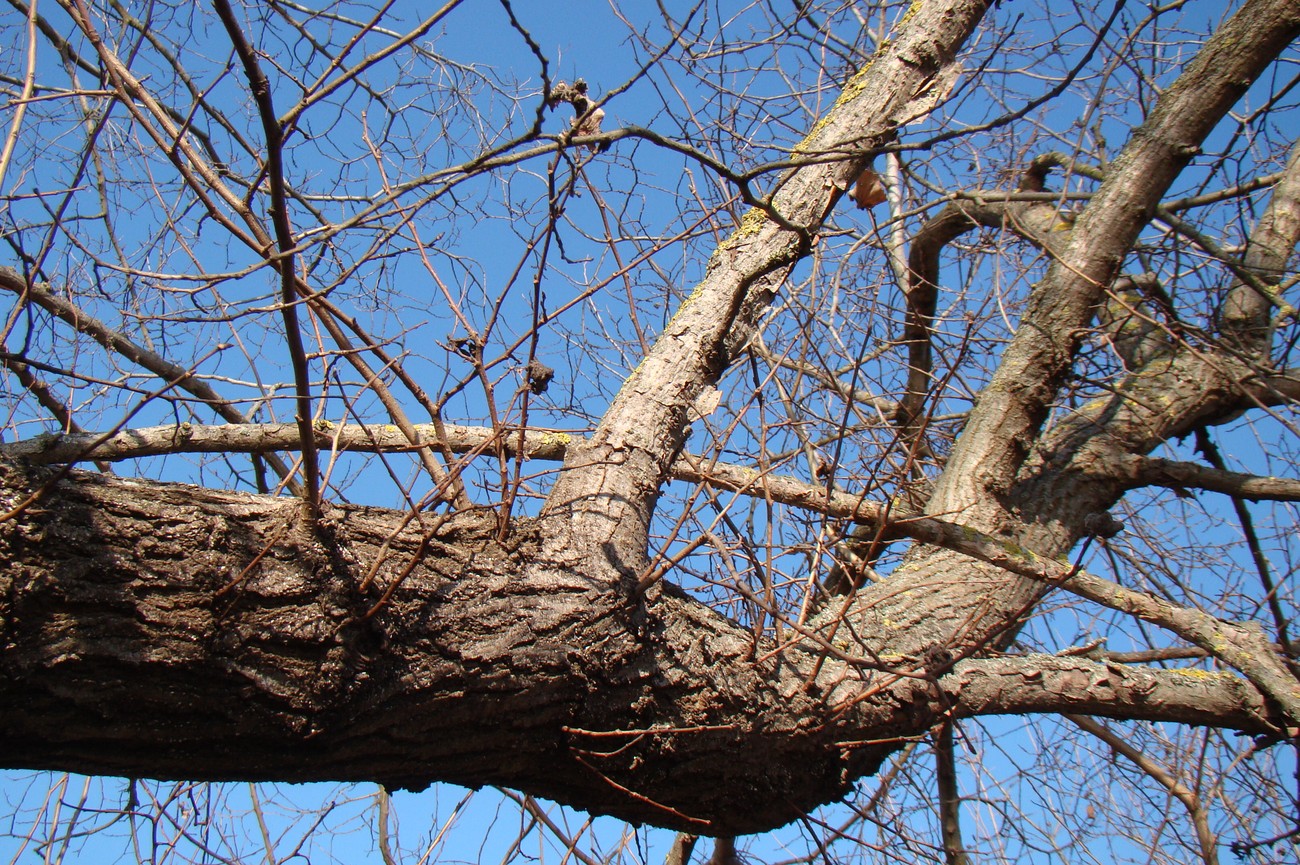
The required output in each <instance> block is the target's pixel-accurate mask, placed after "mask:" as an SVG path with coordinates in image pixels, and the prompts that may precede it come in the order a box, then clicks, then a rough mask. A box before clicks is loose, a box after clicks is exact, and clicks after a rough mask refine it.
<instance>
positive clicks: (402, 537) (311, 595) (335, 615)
mask: <svg viewBox="0 0 1300 865" xmlns="http://www.w3.org/2000/svg"><path fill="white" fill-rule="evenodd" d="M0 480H3V482H4V488H5V489H6V490H8V491H9V493H8V494H7V496H6V499H5V504H6V505H8V506H12V505H13V504H14V503H15V502H16V501H18V500H19V499H22V498H25V497H26V494H27V493H28V492H34V491H37V490H42V489H43V490H44V491H45V492H44V494H43V497H42V498H41V499H40V500H39V501H38V502H37V503H36V504H34V505H31V506H29V507H27V508H25V509H23V510H22V511H21V513H19V514H18V515H17V516H15V517H14V518H13V519H11V520H8V521H6V522H5V523H4V524H3V532H2V533H0V546H2V548H3V549H2V553H3V555H4V556H5V558H6V560H8V561H10V562H11V563H12V564H11V565H10V567H8V568H7V569H6V570H5V572H4V574H3V586H2V588H3V591H2V593H0V597H2V598H3V602H2V606H0V628H3V631H2V633H3V641H4V642H3V649H4V651H3V653H0V699H3V705H5V706H8V707H10V710H9V711H7V712H4V713H3V714H0V742H2V743H3V745H0V763H3V764H4V765H7V766H19V767H30V768H49V769H73V768H75V769H77V770H78V771H83V772H98V773H106V774H122V775H128V776H141V775H144V776H152V777H184V778H191V779H213V780H230V779H280V780H288V781H309V780H324V779H336V780H337V779H343V780H372V781H379V782H381V783H383V784H385V785H387V786H389V787H393V788H403V787H404V788H415V789H419V788H422V787H424V786H426V785H428V784H429V783H431V782H433V781H453V782H457V783H461V784H465V785H469V786H480V785H484V784H502V785H508V786H510V787H515V788H520V789H524V790H527V791H529V792H532V793H536V794H539V795H543V796H548V797H551V798H554V799H557V800H559V801H563V802H566V803H569V804H572V805H574V806H576V807H580V808H585V809H588V810H590V811H593V812H595V813H609V814H616V815H618V816H620V817H623V818H626V819H628V820H633V821H637V822H649V823H654V824H658V825H665V826H675V827H677V828H681V829H683V830H686V831H694V832H700V833H705V834H728V833H734V834H742V833H749V832H756V831H761V830H763V829H768V828H772V827H774V826H778V825H781V824H783V823H786V822H789V821H790V820H792V819H794V818H795V817H797V816H799V815H800V814H802V813H806V811H807V810H808V809H810V808H812V807H814V806H816V805H818V804H821V803H824V802H827V801H832V800H834V799H835V798H837V797H839V796H841V795H843V793H844V792H845V791H846V789H847V788H848V786H849V785H850V784H851V783H852V782H853V781H854V780H855V779H857V778H859V777H861V776H862V775H863V774H866V773H869V772H872V771H874V769H875V768H876V767H877V766H878V765H879V762H880V761H881V760H882V759H883V758H884V757H885V756H887V755H888V754H889V753H891V752H892V750H893V749H894V748H895V747H896V746H897V737H899V736H908V735H919V734H922V733H924V732H925V731H926V730H927V729H928V728H929V726H930V725H932V724H933V722H934V720H935V718H937V717H938V716H940V715H941V714H942V713H944V712H946V711H951V710H952V709H953V707H957V709H958V712H959V714H967V713H972V714H974V713H987V712H996V711H1003V710H1004V709H1003V707H1014V708H1015V710H1016V711H1052V710H1061V709H1069V710H1071V711H1095V712H1097V713H1100V714H1114V715H1118V716H1124V717H1152V718H1166V719H1170V720H1183V721H1188V722H1193V723H1212V724H1226V725H1230V726H1235V727H1239V728H1241V729H1247V730H1255V731H1261V732H1262V731H1265V730H1268V729H1271V728H1272V727H1273V725H1274V724H1275V721H1274V720H1272V718H1271V713H1270V710H1269V709H1268V708H1267V707H1266V706H1265V705H1264V703H1263V701H1262V700H1260V699H1259V697H1258V696H1257V695H1255V694H1253V693H1252V692H1251V691H1250V690H1249V688H1248V687H1247V686H1245V685H1243V683H1242V682H1241V681H1240V680H1239V679H1237V678H1235V677H1232V676H1228V675H1222V676H1204V677H1193V676H1184V675H1179V674H1175V673H1172V672H1166V671H1146V672H1141V671H1136V672H1133V673H1131V674H1129V673H1125V674H1123V675H1120V674H1118V673H1116V672H1114V671H1110V669H1109V668H1108V667H1107V666H1105V665H1103V664H1099V663H1097V662H1093V661H1088V660H1086V659H1081V658H1071V659H1051V658H1032V659H1023V661H1022V660H1021V659H1003V660H1000V661H996V662H992V664H991V665H989V664H988V662H979V663H976V664H974V665H971V663H969V662H968V663H967V664H966V665H965V666H959V667H958V669H957V671H956V673H955V675H954V676H952V677H950V678H945V679H944V680H943V685H942V687H940V685H939V683H938V681H936V680H935V677H934V675H933V674H932V672H929V671H927V670H926V669H925V668H924V665H921V666H920V667H918V666H917V665H916V664H915V663H914V662H909V661H906V659H902V658H892V659H884V658H877V659H871V658H866V657H861V656H854V655H853V654H852V652H851V651H850V650H848V647H849V644H848V643H845V642H844V641H843V640H840V641H837V642H838V643H839V645H840V646H843V647H845V648H837V646H836V645H834V644H831V645H826V644H823V643H821V642H819V641H817V640H810V641H808V642H807V643H805V644H803V645H793V646H786V647H784V649H783V650H780V651H774V649H777V647H775V646H772V645H768V644H760V645H757V646H756V645H755V644H754V642H753V637H752V634H750V633H749V632H747V631H744V630H742V629H740V628H737V627H736V626H735V625H733V624H732V623H730V622H728V621H727V620H726V619H724V618H722V617H721V616H718V615H717V614H715V613H713V612H712V611H710V610H709V609H707V608H705V607H702V606H700V605H699V604H697V603H695V602H692V601H690V600H688V599H686V598H684V597H681V596H680V595H679V594H677V593H676V592H673V591H662V592H659V593H657V597H656V598H654V599H653V600H650V601H648V602H647V603H644V604H630V605H629V604H611V603H610V602H609V597H610V596H609V595H607V594H605V593H601V592H593V593H591V594H590V595H589V596H588V597H586V598H577V597H576V596H575V595H572V594H563V593H561V594H554V595H553V594H547V593H545V592H537V591H536V590H534V589H533V588H532V587H530V586H529V585H528V584H527V583H526V582H524V581H522V580H520V579H519V576H520V574H521V573H523V572H524V571H526V569H527V566H528V563H529V561H530V559H531V558H532V557H534V556H536V555H537V554H538V551H539V549H540V539H539V538H538V537H537V534H536V526H535V525H530V524H527V523H522V524H521V525H520V526H519V527H518V529H517V531H516V532H515V533H514V534H513V535H512V536H511V538H510V539H509V540H508V541H507V542H506V543H504V544H502V543H499V542H497V541H496V540H495V526H496V524H495V520H494V519H493V518H492V517H491V516H490V515H488V514H475V513H463V514H458V515H456V516H453V517H451V518H449V519H445V520H443V519H439V518H437V517H433V516H429V515H425V516H424V517H422V520H421V521H412V520H410V518H409V515H408V514H403V513H401V512H393V511H382V510H376V509H358V508H346V509H345V508H337V509H333V510H332V511H331V512H330V513H329V514H328V522H327V526H328V529H329V531H328V540H322V539H320V538H316V537H312V536H310V535H309V534H307V533H304V532H303V531H302V527H301V524H300V523H299V521H298V515H299V508H297V507H296V505H295V504H294V503H293V502H292V501H291V500H277V499H267V498H264V497H257V496H250V495H243V494H237V493H226V492H216V491H209V490H203V489H200V488H197V487H189V486H180V485H159V484H153V483H147V484H146V483H139V482H135V481H129V480H116V479H111V478H102V477H98V476H94V475H88V474H82V473H75V474H73V475H72V476H70V477H68V478H66V479H63V480H59V479H58V475H57V474H56V473H54V472H52V471H50V470H47V469H43V470H32V469H23V468H21V467H18V466H13V465H5V466H4V468H3V477H2V478H0ZM421 522H423V525H421ZM882 627H883V628H884V629H885V630H886V631H889V630H890V629H892V628H893V627H894V625H893V624H892V623H887V624H884V625H882ZM934 672H938V671H937V670H936V671H934ZM1085 682H1087V683H1088V686H1087V687H1086V688H1085V687H1081V686H1082V685H1083V684H1084V683H1085ZM1107 683H1109V684H1107Z"/></svg>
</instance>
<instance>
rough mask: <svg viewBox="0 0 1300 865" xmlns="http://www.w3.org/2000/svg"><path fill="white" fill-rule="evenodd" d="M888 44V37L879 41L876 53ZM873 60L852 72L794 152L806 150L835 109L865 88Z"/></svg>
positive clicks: (795, 147)
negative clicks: (837, 94) (832, 102)
mask: <svg viewBox="0 0 1300 865" xmlns="http://www.w3.org/2000/svg"><path fill="white" fill-rule="evenodd" d="M888 45H889V40H888V39H886V40H885V41H884V42H881V43H880V47H879V48H877V49H876V54H877V55H879V54H880V52H881V51H883V50H884V49H885V48H886V47H887V46H888ZM875 62H876V61H875V57H873V58H872V59H871V60H868V61H867V62H866V64H865V65H864V66H863V67H862V68H861V69H859V70H858V71H857V72H855V73H854V74H853V77H852V78H850V79H849V81H848V83H847V84H845V85H844V89H843V90H841V91H840V95H839V96H837V97H836V98H835V102H834V104H833V105H831V109H830V111H827V112H826V113H825V114H823V115H822V116H821V117H819V118H817V122H816V123H814V124H813V126H812V129H810V130H808V134H807V135H805V136H804V137H803V139H802V140H801V141H800V142H799V143H798V144H796V145H795V146H794V153H796V154H798V153H805V152H807V151H808V149H809V147H810V145H811V144H812V141H813V139H815V138H816V137H817V136H818V135H820V134H821V131H822V130H823V129H825V128H826V125H827V124H828V123H830V122H831V116H832V115H833V114H834V113H835V110H836V109H837V108H840V107H841V106H843V105H845V104H846V103H848V102H851V101H852V100H854V99H856V98H857V97H858V95H859V94H861V93H862V91H863V90H865V89H866V87H867V72H868V70H870V69H871V67H872V65H873V64H874V63H875Z"/></svg>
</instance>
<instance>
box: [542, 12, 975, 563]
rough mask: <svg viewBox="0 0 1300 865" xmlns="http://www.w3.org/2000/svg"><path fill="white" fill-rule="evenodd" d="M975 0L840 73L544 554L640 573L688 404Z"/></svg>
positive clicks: (575, 488)
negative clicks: (580, 557) (602, 554)
mask: <svg viewBox="0 0 1300 865" xmlns="http://www.w3.org/2000/svg"><path fill="white" fill-rule="evenodd" d="M986 7H987V3H986V2H984V0H921V2H918V3H916V4H914V5H913V7H912V9H911V11H910V12H909V13H908V15H907V16H905V17H904V19H903V21H902V22H901V23H900V25H899V31H898V33H897V36H896V38H894V39H892V40H889V41H887V42H885V43H883V44H882V47H881V48H880V49H879V50H878V51H877V52H876V54H875V56H874V57H873V58H872V59H871V61H870V62H869V63H867V65H866V66H864V67H863V68H862V69H861V70H860V71H859V72H858V73H857V74H856V75H854V76H853V78H852V79H850V80H849V82H848V84H847V85H846V86H845V87H844V90H843V92H842V93H841V94H840V97H839V98H838V99H837V100H836V102H835V104H834V106H833V107H832V108H831V110H830V112H829V113H828V114H826V115H825V116H824V117H822V118H821V119H820V120H819V121H818V122H817V123H816V125H815V126H814V127H813V129H812V131H811V132H810V133H809V134H808V135H807V137H805V139H804V140H803V142H801V144H800V145H799V147H798V148H797V150H798V152H799V153H800V154H801V155H805V156H810V157H814V158H816V159H817V160H818V161H815V162H813V163H811V164H807V165H803V166H801V167H799V168H797V169H793V170H791V171H789V172H787V173H785V174H784V175H782V176H781V177H780V179H779V180H778V181H777V184H776V192H775V193H774V194H773V195H772V196H771V199H770V201H769V202H768V207H766V208H754V209H751V210H750V211H749V212H748V213H746V215H745V217H744V219H743V220H742V221H741V224H740V225H739V226H738V227H737V228H736V229H735V231H734V232H733V233H732V235H731V236H730V237H729V238H728V239H727V240H726V241H725V242H723V243H722V244H720V245H719V247H718V248H717V250H716V251H715V252H714V253H713V255H712V257H711V258H710V259H709V265H708V269H707V273H706V275H705V277H704V279H703V280H702V281H701V282H700V283H699V284H698V285H696V287H695V289H694V290H693V291H692V292H691V295H690V297H689V298H687V300H686V301H685V302H684V303H683V304H682V306H681V307H680V308H679V309H678V311H677V313H676V315H674V316H673V318H672V320H671V321H670V322H669V323H668V325H667V327H666V328H665V329H664V332H663V334H662V335H661V336H660V338H659V340H658V341H657V342H656V343H655V345H654V347H653V348H652V349H651V350H650V353H649V354H648V355H647V356H646V357H645V359H644V360H643V361H642V362H641V364H640V365H639V366H638V367H637V369H636V370H635V371H634V372H633V373H632V374H631V375H630V376H629V377H628V378H627V380H626V381H625V382H624V383H623V387H622V388H621V389H620V391H619V393H618V395H617V396H616V397H615V398H614V401H613V403H612V404H611V405H610V407H609V410H608V411H607V412H606V413H605V415H604V418H603V419H602V421H601V423H600V426H599V427H598V428H597V429H596V431H595V433H594V434H593V435H592V437H591V439H590V440H589V442H588V443H587V445H586V446H584V447H581V448H574V449H573V451H572V452H571V453H570V454H569V455H568V457H567V459H566V461H565V471H564V472H563V474H562V475H561V476H560V479H559V480H558V481H557V483H556V485H555V487H554V488H553V490H552V492H551V494H550V496H549V498H548V502H547V509H546V513H547V515H549V516H551V517H555V518H557V519H556V520H554V522H555V523H556V524H557V527H556V531H555V532H554V533H552V534H550V535H549V537H550V538H551V541H550V544H549V545H548V550H549V552H550V553H552V554H559V553H560V552H561V551H562V550H567V551H568V553H569V554H573V553H576V552H577V551H578V550H580V549H585V550H592V549H602V548H603V549H611V548H613V549H619V550H623V551H625V558H624V560H623V561H619V562H608V563H607V564H608V565H610V566H611V567H610V569H609V570H607V572H606V574H607V576H606V578H607V579H608V580H610V581H613V582H623V583H624V584H625V585H629V586H630V585H631V582H630V581H631V580H632V579H633V578H634V577H635V576H636V574H637V573H638V571H639V570H641V568H643V567H644V563H645V562H644V550H645V548H646V542H647V538H648V533H649V523H650V517H651V515H652V513H653V510H654V506H655V502H656V499H657V496H658V490H659V486H660V485H661V484H662V483H663V482H664V480H666V479H667V477H668V474H669V471H670V469H671V466H672V463H673V459H674V456H675V455H676V454H677V452H678V451H679V450H680V448H681V446H682V443H683V441H684V438H685V430H686V425H687V422H688V409H689V408H690V406H691V405H692V403H693V401H694V400H695V399H696V397H697V396H699V394H700V393H701V391H702V390H703V389H704V388H705V387H706V386H708V385H710V384H712V383H713V382H715V381H717V379H718V377H719V376H720V375H721V374H722V372H723V371H724V370H725V369H726V368H727V366H728V364H729V363H730V362H731V360H732V357H733V354H734V352H735V351H736V350H737V349H738V348H739V347H740V346H742V345H743V344H744V342H745V341H746V340H747V339H748V336H749V334H750V333H752V331H753V328H754V325H755V323H756V322H757V320H758V318H759V316H760V315H761V314H762V312H763V311H764V309H765V308H766V307H767V305H768V303H769V301H770V300H771V299H772V298H773V297H774V296H775V294H776V291H777V289H778V288H779V287H780V285H781V283H782V281H783V280H784V279H785V276H786V274H788V273H789V270H790V268H791V266H793V265H794V263H795V262H797V261H798V260H799V259H800V258H802V257H803V256H805V255H807V254H808V252H809V251H810V249H811V248H812V245H813V242H814V240H815V237H816V233H817V231H818V230H819V228H820V226H821V224H822V222H823V221H824V220H825V219H826V217H827V216H828V215H829V213H830V212H831V210H832V208H833V207H834V206H835V203H836V201H838V200H839V198H840V196H841V195H842V194H843V192H844V190H845V189H847V188H848V187H849V185H850V184H851V183H852V181H853V180H854V179H855V178H856V177H857V175H858V174H859V173H861V171H862V168H863V165H864V163H865V162H866V160H867V159H869V158H870V156H871V153H872V148H874V147H877V146H879V145H880V144H881V143H882V142H884V141H886V140H887V139H888V138H890V137H891V136H892V135H893V134H895V130H896V128H897V127H898V126H899V125H900V124H901V123H903V122H904V121H906V120H909V119H914V118H915V116H916V115H917V114H918V113H921V112H918V110H917V106H918V105H921V104H925V107H926V108H929V107H932V106H930V105H929V104H928V102H927V100H928V91H927V87H928V85H929V83H930V82H931V81H932V80H934V79H935V77H936V76H938V75H939V74H940V73H941V72H943V71H944V69H945V68H948V67H950V66H951V64H952V62H953V60H954V58H955V56H956V54H957V52H958V51H959V50H960V49H961V47H962V45H963V44H964V43H965V41H966V40H967V38H968V37H969V36H970V34H971V33H972V32H973V30H974V28H975V26H976V25H977V24H978V23H979V21H980V19H981V17H982V16H983V14H984V11H985V9H986ZM771 214H776V216H777V218H773V217H772V215H771ZM632 551H635V552H632ZM629 556H630V558H629ZM584 558H585V555H584ZM606 558H607V557H606Z"/></svg>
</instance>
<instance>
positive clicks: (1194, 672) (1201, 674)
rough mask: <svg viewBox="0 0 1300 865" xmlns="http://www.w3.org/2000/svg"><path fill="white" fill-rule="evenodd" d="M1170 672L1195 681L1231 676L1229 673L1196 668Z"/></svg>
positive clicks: (1178, 669)
mask: <svg viewBox="0 0 1300 865" xmlns="http://www.w3.org/2000/svg"><path fill="white" fill-rule="evenodd" d="M1170 672H1172V673H1177V674H1178V675H1180V676H1189V677H1191V678H1193V679H1217V678H1218V677H1220V676H1224V675H1230V674H1227V673H1212V672H1210V671H1209V670H1198V669H1196V668H1195V667H1177V668H1175V669H1173V670H1171V671H1170Z"/></svg>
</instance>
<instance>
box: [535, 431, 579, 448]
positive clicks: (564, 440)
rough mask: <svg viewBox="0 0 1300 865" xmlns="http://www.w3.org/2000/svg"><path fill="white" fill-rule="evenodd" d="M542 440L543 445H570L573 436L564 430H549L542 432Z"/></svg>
mask: <svg viewBox="0 0 1300 865" xmlns="http://www.w3.org/2000/svg"><path fill="white" fill-rule="evenodd" d="M540 441H541V444H542V447H548V448H549V447H556V446H559V447H568V446H569V443H570V442H571V441H573V436H571V435H569V434H568V433H564V432H555V431H552V430H548V431H547V432H544V433H542V437H541V439H540Z"/></svg>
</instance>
